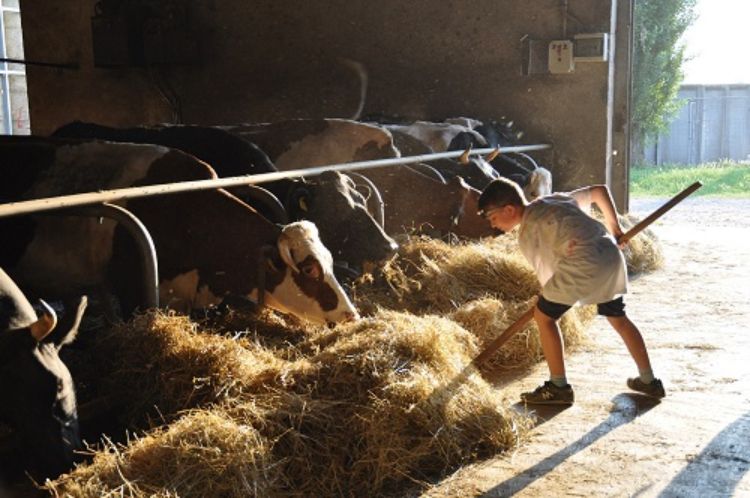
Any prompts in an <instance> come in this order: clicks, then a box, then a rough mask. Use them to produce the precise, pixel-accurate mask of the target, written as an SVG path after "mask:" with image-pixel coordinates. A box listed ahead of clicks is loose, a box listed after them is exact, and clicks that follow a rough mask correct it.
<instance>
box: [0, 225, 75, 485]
mask: <svg viewBox="0 0 750 498" xmlns="http://www.w3.org/2000/svg"><path fill="white" fill-rule="evenodd" d="M5 235H6V236H11V234H5ZM42 305H43V307H44V309H45V311H44V313H42V314H41V316H37V314H36V312H35V311H34V308H33V307H32V306H31V303H30V302H29V301H28V299H27V298H26V296H25V295H24V293H23V292H21V290H20V289H19V288H18V286H17V285H16V283H15V282H14V281H13V280H12V279H11V278H10V277H9V276H8V274H7V273H5V271H4V270H3V269H2V268H0V399H2V402H0V421H2V422H3V423H6V424H8V425H9V426H10V427H11V428H12V429H13V430H14V431H15V434H14V435H15V439H16V440H18V441H19V444H18V446H19V448H20V449H21V452H22V455H23V457H24V458H23V459H22V462H21V465H22V466H23V468H25V469H27V470H31V471H32V472H33V473H34V474H36V476H38V477H41V478H47V477H50V478H54V477H57V476H58V475H59V474H60V473H62V472H65V471H67V470H68V469H70V468H71V467H72V465H73V462H74V451H75V450H78V449H80V446H81V441H80V435H79V428H78V415H77V408H76V393H75V388H74V386H73V380H72V377H71V375H70V371H69V370H68V368H67V366H66V365H65V364H64V363H63V362H62V361H61V360H60V356H59V355H58V353H59V351H60V349H61V348H62V347H63V346H64V345H66V344H70V343H71V342H73V340H74V339H75V336H76V333H77V331H78V326H79V324H80V322H81V318H82V316H83V313H84V311H85V309H86V305H87V299H86V297H85V296H84V297H81V298H80V299H79V300H78V304H77V306H74V307H73V308H72V309H69V310H67V312H66V314H65V315H64V316H63V317H62V319H61V320H60V323H58V321H57V315H56V313H55V311H54V310H53V309H52V308H51V307H49V305H47V304H46V303H44V302H42ZM56 325H57V330H56V331H53V329H55V327H56Z"/></svg>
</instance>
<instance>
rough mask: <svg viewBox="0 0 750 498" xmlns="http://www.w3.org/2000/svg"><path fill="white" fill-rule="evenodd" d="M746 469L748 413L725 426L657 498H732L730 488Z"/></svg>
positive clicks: (748, 461) (749, 437) (749, 455)
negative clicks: (691, 497) (704, 497)
mask: <svg viewBox="0 0 750 498" xmlns="http://www.w3.org/2000/svg"><path fill="white" fill-rule="evenodd" d="M748 469H750V412H748V413H745V414H744V415H743V416H741V417H740V418H738V419H737V420H735V421H734V422H732V423H731V424H729V425H728V426H727V427H725V428H724V430H722V431H721V432H720V433H718V434H717V435H716V437H714V438H713V439H712V440H711V442H710V443H708V445H707V446H706V447H705V448H704V449H703V451H701V452H700V454H699V455H698V456H696V457H695V458H694V459H693V460H692V461H691V462H690V463H689V464H688V465H687V466H686V467H685V468H684V469H682V471H681V472H680V473H679V474H677V475H676V476H675V477H674V479H672V481H671V482H670V483H669V485H668V486H667V487H666V488H664V490H663V491H662V492H661V493H660V494H659V497H660V498H671V497H676V496H715V497H724V496H726V497H730V496H734V488H735V487H736V486H737V484H738V483H739V482H740V481H741V480H742V477H743V476H744V475H745V474H746V473H747V471H748Z"/></svg>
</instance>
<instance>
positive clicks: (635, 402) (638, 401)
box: [481, 393, 659, 498]
mask: <svg viewBox="0 0 750 498" xmlns="http://www.w3.org/2000/svg"><path fill="white" fill-rule="evenodd" d="M612 402H613V403H614V405H615V406H614V409H613V410H612V412H611V413H610V414H609V417H607V419H606V420H604V421H603V422H602V423H600V424H599V425H597V426H596V427H594V428H593V429H591V430H590V431H589V432H587V433H586V434H584V435H583V436H582V437H581V438H580V439H579V440H577V441H575V442H574V443H572V444H570V445H569V446H567V447H565V448H563V449H561V450H560V451H558V452H556V453H554V454H552V455H550V456H548V457H547V458H545V459H544V460H542V461H540V462H539V463H537V464H536V465H534V466H532V467H529V468H528V469H526V470H524V471H523V472H521V473H520V474H517V475H515V476H513V477H512V478H510V479H508V480H506V481H504V482H502V483H500V484H498V485H497V486H495V487H494V488H492V489H490V490H488V491H487V492H486V493H484V494H482V495H481V496H482V497H485V498H491V497H497V496H511V495H513V494H515V493H518V492H519V491H521V490H523V489H524V488H526V487H527V486H529V485H530V484H532V483H533V482H534V481H536V480H537V479H539V478H541V477H544V476H545V475H547V474H548V473H549V472H551V471H552V470H554V469H555V468H556V467H557V466H558V465H560V464H561V463H563V462H564V461H565V460H567V459H568V458H569V457H571V456H573V455H575V454H576V453H578V452H580V451H582V450H584V449H586V448H588V447H589V446H591V445H592V444H594V443H595V442H596V441H598V440H599V439H601V438H602V437H604V436H606V435H607V434H609V433H610V432H611V431H612V430H614V429H616V428H617V427H620V426H621V425H624V424H627V423H628V422H630V421H632V420H634V419H635V418H636V417H639V416H640V415H642V414H644V413H646V412H647V411H649V410H651V409H652V408H653V407H655V406H656V405H658V404H659V400H657V399H654V398H650V397H648V396H644V395H641V394H635V393H622V394H618V395H617V396H615V397H614V398H612ZM553 408H554V409H552V410H547V409H546V407H545V409H544V410H539V409H537V408H536V407H535V411H536V415H537V417H538V419H539V420H540V423H544V422H546V421H547V420H549V419H550V418H552V417H554V416H556V415H557V414H558V413H560V412H561V411H562V409H560V408H563V409H564V408H565V407H564V406H563V407H553ZM545 417H548V418H545Z"/></svg>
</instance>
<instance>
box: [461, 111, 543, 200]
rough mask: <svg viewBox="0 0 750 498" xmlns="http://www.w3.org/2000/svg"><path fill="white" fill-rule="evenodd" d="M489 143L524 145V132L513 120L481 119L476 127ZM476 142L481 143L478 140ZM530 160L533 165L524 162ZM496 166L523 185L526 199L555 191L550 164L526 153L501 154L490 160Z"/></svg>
mask: <svg viewBox="0 0 750 498" xmlns="http://www.w3.org/2000/svg"><path fill="white" fill-rule="evenodd" d="M474 131H476V132H477V133H479V134H480V135H481V136H482V137H483V138H484V142H485V143H486V146H487V147H512V146H515V145H521V144H520V139H521V137H522V136H523V132H521V131H516V130H515V129H514V123H513V121H507V120H504V119H503V120H501V121H499V122H498V121H494V120H490V121H488V122H486V123H480V124H479V125H477V126H476V127H475V128H474ZM473 145H475V146H476V145H479V143H478V142H477V143H475V144H473ZM465 147H466V144H464V143H456V144H451V146H450V147H449V149H450V150H460V149H465ZM524 162H528V163H530V166H531V167H527V166H525V165H524V164H523V163H524ZM490 164H491V166H492V168H493V169H495V171H496V172H497V173H499V174H500V175H501V176H504V177H506V178H510V179H511V180H513V181H515V182H516V183H518V185H519V186H520V187H521V188H522V189H523V192H524V194H525V195H526V199H528V200H529V201H532V200H534V199H536V198H538V197H541V196H543V195H548V194H551V193H552V173H550V171H549V170H548V169H547V168H544V167H541V166H539V165H538V164H537V163H536V161H534V160H533V159H531V158H530V157H529V156H528V155H526V154H524V153H510V154H499V155H496V156H495V158H494V159H492V160H491V161H490Z"/></svg>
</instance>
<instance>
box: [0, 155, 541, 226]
mask: <svg viewBox="0 0 750 498" xmlns="http://www.w3.org/2000/svg"><path fill="white" fill-rule="evenodd" d="M549 148H551V146H550V145H549V144H538V145H519V146H513V147H500V148H499V149H493V148H482V149H475V150H471V151H469V153H468V155H470V156H472V155H481V154H489V153H491V152H494V151H496V150H499V152H500V153H507V152H530V151H535V150H545V149H549ZM464 154H466V151H450V152H436V153H431V154H421V155H417V156H407V157H392V158H387V159H373V160H370V161H356V162H349V163H340V164H331V165H326V166H315V167H311V168H303V169H294V170H288V171H274V172H271V173H260V174H257V175H244V176H233V177H227V178H214V179H210V180H193V181H187V182H177V183H162V184H158V185H148V186H145V187H129V188H121V189H112V190H101V191H98V192H87V193H82V194H71V195H62V196H57V197H46V198H42V199H33V200H28V201H18V202H9V203H6V204H0V218H2V217H4V216H14V215H19V214H28V213H34V212H39V211H48V210H52V209H63V208H69V207H76V206H87V205H91V204H99V203H101V202H114V201H121V200H127V199H136V198H139V197H151V196H155V195H166V194H177V193H180V192H193V191H197V190H210V189H217V188H224V187H236V186H240V185H257V184H261V183H268V182H273V181H276V180H282V179H286V178H299V177H308V176H316V175H320V174H321V173H324V172H326V171H360V170H364V169H372V168H382V167H386V166H399V165H402V164H414V163H420V162H428V161H433V160H436V159H450V158H455V157H460V156H462V155H464Z"/></svg>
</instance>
